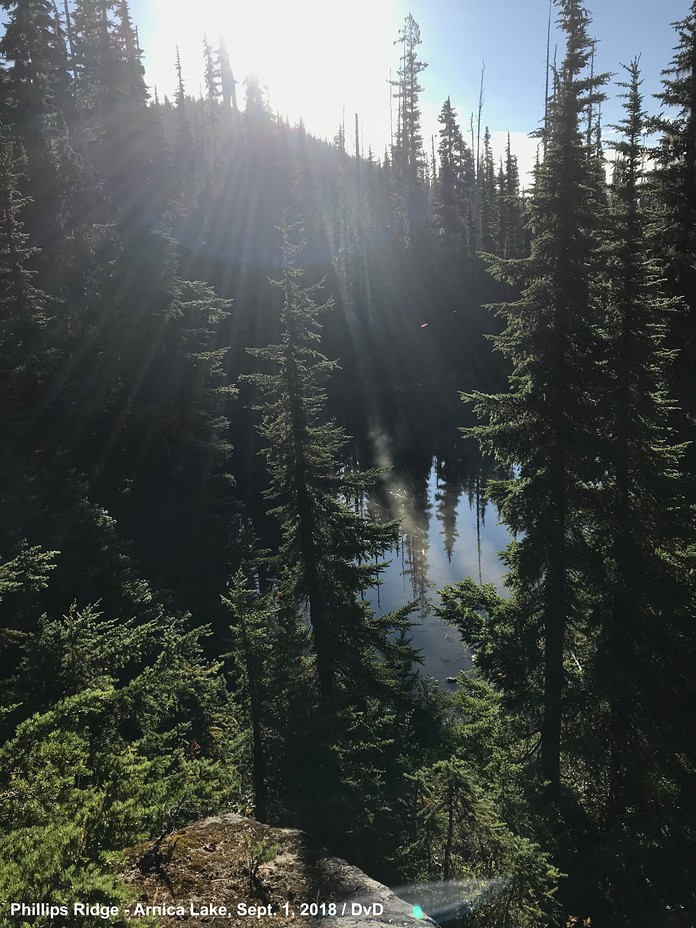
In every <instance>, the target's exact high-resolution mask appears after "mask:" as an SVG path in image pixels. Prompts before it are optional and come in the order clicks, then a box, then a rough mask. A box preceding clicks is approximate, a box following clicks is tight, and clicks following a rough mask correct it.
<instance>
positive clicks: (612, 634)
mask: <svg viewBox="0 0 696 928" xmlns="http://www.w3.org/2000/svg"><path fill="white" fill-rule="evenodd" d="M626 70H627V72H628V79H627V80H626V81H624V82H622V83H621V84H620V85H619V86H621V87H622V88H623V89H624V93H623V94H622V96H623V97H624V98H625V103H624V110H625V118H624V120H623V121H622V122H621V123H620V125H619V126H617V127H616V128H617V129H618V130H620V132H621V134H622V138H621V140H620V141H619V142H617V143H616V144H615V148H616V152H617V171H616V172H615V180H614V184H613V185H612V196H611V219H612V223H611V230H612V231H611V237H610V244H609V246H608V248H607V264H608V267H607V272H608V275H609V279H610V281H611V287H610V289H609V291H608V316H607V323H606V355H605V357H606V362H605V363H606V368H607V372H608V374H609V376H610V379H609V382H608V383H607V388H608V393H607V396H606V398H605V400H604V404H603V405H604V409H605V415H604V418H605V420H606V429H605V443H606V445H605V456H606V459H607V462H608V465H609V466H608V472H607V474H606V475H605V477H604V478H603V480H602V483H601V489H600V496H601V498H602V500H601V504H600V511H601V512H602V514H603V517H602V522H601V523H600V524H599V525H598V526H597V529H596V531H597V535H598V539H597V546H598V548H599V549H600V550H601V551H602V552H603V554H604V565H605V582H604V585H603V588H602V591H601V603H602V607H601V610H599V609H598V610H597V612H596V614H595V621H596V622H597V621H598V623H599V624H600V627H601V631H600V636H599V640H598V642H597V653H596V658H595V662H596V670H595V673H594V674H593V675H592V676H591V678H590V679H591V688H592V690H593V691H599V692H600V693H604V694H606V700H607V703H608V715H609V717H608V721H607V734H608V738H607V741H608V743H607V747H606V756H607V758H608V777H607V780H608V782H607V799H606V813H605V815H606V818H605V821H606V823H607V826H608V828H609V834H610V836H611V837H610V841H611V840H613V841H614V842H615V844H614V845H613V847H612V848H611V850H610V851H609V852H608V857H609V860H607V864H606V868H607V877H608V879H609V880H610V881H611V882H612V883H613V892H612V893H611V894H610V898H611V900H612V901H611V903H610V905H611V908H612V909H613V913H612V914H613V917H614V918H620V917H624V918H625V917H628V913H629V912H631V911H633V912H635V917H636V918H638V917H640V918H644V919H645V918H647V919H648V920H652V919H658V918H659V914H658V913H659V911H660V909H661V908H662V907H663V906H664V905H665V903H666V902H667V901H668V900H669V899H670V897H671V899H672V902H668V904H671V905H675V906H678V905H683V904H684V902H685V900H686V899H687V898H688V896H689V895H690V893H689V891H688V890H687V888H686V887H685V886H683V885H680V880H679V879H678V878H677V879H675V877H674V875H672V874H669V873H666V872H665V868H663V867H662V865H661V864H660V863H659V862H658V861H656V860H655V859H651V858H653V854H652V853H651V852H650V851H648V848H649V847H650V846H651V845H653V844H654V842H656V841H657V842H660V840H661V839H660V838H659V837H658V835H659V834H669V835H670V842H671V841H675V840H680V842H681V843H682V846H684V847H687V846H688V845H689V843H690V842H691V841H692V840H693V839H692V837H689V829H693V825H694V822H693V818H692V817H691V816H688V818H686V819H685V810H686V808H687V807H688V806H689V800H688V799H687V798H686V797H687V796H691V795H692V790H693V783H694V779H693V777H694V770H693V765H692V764H691V763H690V762H688V761H686V757H687V756H688V755H689V753H690V745H692V744H693V739H694V736H695V731H694V726H693V724H692V722H691V715H690V713H688V712H686V711H685V705H684V703H683V700H684V699H688V696H687V694H689V693H693V692H694V690H695V689H696V679H694V675H693V667H694V656H695V647H696V637H695V635H694V631H693V628H692V626H693V602H694V589H693V583H692V581H691V579H690V577H691V574H692V573H693V569H692V567H691V565H690V562H689V560H688V558H687V557H686V551H687V547H688V544H689V543H690V542H693V535H692V532H691V531H690V529H689V525H690V519H689V515H688V506H687V504H686V500H685V498H684V484H683V479H682V478H681V476H680V473H679V470H680V458H681V455H682V453H683V450H684V449H683V447H681V446H679V445H676V444H675V443H674V440H673V438H672V433H671V430H670V428H669V425H668V419H669V413H670V409H671V404H670V401H669V399H668V398H667V394H666V389H665V381H666V374H667V370H668V366H669V364H670V362H671V361H672V359H673V352H670V351H668V350H667V349H666V347H665V335H666V327H667V322H668V318H669V315H668V314H669V312H670V311H674V309H675V301H674V300H670V299H669V298H668V297H667V296H666V293H665V282H664V279H663V265H661V263H660V262H659V261H657V260H656V259H655V258H654V257H653V255H654V253H655V245H656V242H655V232H656V224H655V221H654V220H655V217H654V215H651V214H650V213H649V212H648V210H647V208H646V207H645V205H644V204H643V202H642V192H643V187H644V184H645V174H644V167H643V165H644V162H645V150H644V147H643V140H642V139H643V132H644V128H645V125H646V122H647V116H646V114H645V112H644V110H643V101H642V94H641V92H640V84H641V80H640V71H639V66H638V61H637V60H634V61H633V62H632V63H631V65H630V66H629V67H628V68H627V69H626ZM593 750H595V751H596V745H593ZM591 753H592V751H591V750H590V751H588V754H591ZM602 753H604V752H602ZM677 834H679V835H680V838H679V839H677ZM691 834H692V835H693V831H691ZM664 850H665V852H666V853H667V854H669V850H668V848H667V847H665V848H664ZM617 853H618V854H619V856H621V857H624V856H625V857H628V858H629V859H631V860H632V861H633V865H634V866H640V867H641V868H642V870H643V873H644V875H645V877H646V879H645V880H644V883H643V886H642V888H641V889H638V888H637V887H636V886H635V885H634V884H633V882H632V881H631V882H630V883H626V878H625V875H624V874H623V872H622V871H623V868H622V867H618V868H614V866H613V865H612V864H611V863H610V859H611V857H612V856H613V855H614V854H617Z"/></svg>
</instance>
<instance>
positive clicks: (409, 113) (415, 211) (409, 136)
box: [391, 13, 427, 242]
mask: <svg viewBox="0 0 696 928" xmlns="http://www.w3.org/2000/svg"><path fill="white" fill-rule="evenodd" d="M394 44H395V45H400V46H401V57H400V64H399V69H398V72H397V74H398V76H397V79H396V80H395V81H393V86H394V87H395V88H396V93H395V94H394V96H395V97H396V98H397V100H398V122H397V133H396V140H395V143H394V144H393V146H392V156H391V160H392V168H393V172H394V177H395V180H396V184H397V192H398V196H399V200H400V202H401V209H402V214H403V215H402V222H403V224H404V232H405V238H406V241H407V242H410V241H411V238H412V236H413V235H414V233H415V232H416V230H417V229H418V227H419V226H420V225H422V224H423V219H424V215H423V213H424V210H425V190H424V186H425V185H424V180H425V169H426V160H425V152H424V150H423V137H422V134H421V111H420V101H419V95H420V93H421V92H422V90H423V88H422V87H421V85H420V82H419V75H420V74H421V73H422V72H423V71H424V70H425V69H426V68H427V64H426V63H425V62H423V61H421V60H420V59H419V58H418V46H419V45H420V44H421V37H420V27H419V26H418V23H417V22H416V21H415V19H414V18H413V16H412V15H411V14H410V13H409V14H408V16H407V17H406V19H405V20H404V25H403V27H402V28H401V29H400V30H399V37H398V39H396V41H395V42H394Z"/></svg>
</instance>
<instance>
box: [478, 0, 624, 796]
mask: <svg viewBox="0 0 696 928" xmlns="http://www.w3.org/2000/svg"><path fill="white" fill-rule="evenodd" d="M557 6H558V9H559V14H560V15H559V23H560V26H561V28H562V30H563V31H564V33H565V35H566V53H565V58H564V61H563V64H562V66H561V67H560V69H559V71H558V86H557V92H556V96H555V100H554V102H553V104H552V107H551V112H550V116H549V127H548V139H547V150H546V157H545V159H544V161H543V162H542V163H541V164H539V166H538V168H537V170H536V177H535V185H534V191H533V197H532V198H531V200H530V204H529V216H530V219H529V222H530V225H531V233H532V249H531V255H530V257H529V258H526V259H523V260H521V261H519V260H518V261H514V262H513V263H508V262H507V261H505V260H504V259H493V258H490V259H489V266H490V270H491V271H492V273H493V275H494V276H495V277H496V278H498V279H501V280H505V281H510V282H513V283H515V284H517V285H519V286H521V288H522V297H521V299H520V300H519V301H517V302H515V303H511V304H503V305H502V306H501V307H500V312H501V313H502V314H503V316H504V317H505V320H506V328H505V330H504V332H503V333H502V335H500V336H499V337H497V338H496V346H497V348H498V349H499V350H500V351H502V352H503V353H504V354H505V356H506V357H508V358H509V360H510V362H511V364H512V368H513V371H512V374H511V376H510V382H509V389H508V391H507V392H506V393H502V394H499V395H494V396H489V395H485V394H481V393H474V394H471V395H470V397H469V398H470V399H472V400H473V401H474V403H475V405H476V409H477V411H478V413H479V415H481V416H482V417H484V418H485V419H487V420H488V422H487V424H485V425H481V426H478V427H477V428H474V429H473V430H472V433H473V434H474V435H476V436H477V437H478V438H479V441H480V442H481V444H482V446H483V448H484V449H485V450H486V451H488V452H490V453H492V454H494V455H495V456H496V458H497V459H498V460H499V461H500V463H501V464H503V465H504V466H505V467H507V468H515V469H516V471H517V472H516V474H515V476H513V477H512V478H511V479H509V480H504V481H498V482H495V483H494V484H493V485H492V489H491V495H492V496H493V498H494V499H495V501H496V502H497V503H498V504H499V505H500V507H501V513H502V516H503V518H504V520H505V521H506V522H507V524H508V525H509V526H510V528H511V529H512V531H513V532H514V533H515V534H517V535H519V536H522V537H519V538H518V540H517V541H516V542H515V543H513V544H512V545H511V546H510V548H509V549H508V551H507V554H506V561H507V563H508V565H509V567H510V573H509V575H508V581H507V582H508V585H509V586H510V588H511V591H512V594H513V595H512V598H511V600H510V604H509V606H508V609H507V610H503V613H496V614H497V615H498V617H499V619H500V621H501V622H503V623H512V625H513V627H514V626H515V625H516V626H517V632H516V634H517V636H518V640H519V644H518V647H517V648H515V649H514V651H515V654H516V658H517V659H519V658H520V657H521V658H523V668H524V669H520V668H519V667H518V668H516V669H515V670H514V671H513V672H512V673H506V672H505V671H503V670H502V667H503V666H504V665H505V664H506V663H507V661H506V658H505V656H504V655H503V654H501V653H499V651H498V650H497V648H496V647H495V645H492V647H491V650H490V651H489V654H488V656H484V660H483V663H484V665H487V666H488V668H489V670H490V671H491V673H493V674H494V675H495V676H496V677H498V679H501V678H500V677H499V676H498V674H500V673H501V672H502V673H503V677H502V680H504V681H505V682H504V683H503V685H504V686H506V687H507V688H508V690H509V692H508V695H509V697H510V698H511V699H512V700H513V701H515V702H516V703H517V706H518V707H519V708H521V709H522V711H523V712H525V713H528V714H529V715H530V716H531V717H530V719H529V722H530V724H531V725H532V726H533V727H535V728H538V730H539V733H540V742H539V747H540V771H541V775H542V777H543V779H544V780H546V781H548V783H549V784H550V787H551V791H552V794H556V795H557V794H558V793H559V790H560V786H561V775H562V764H561V757H562V751H563V732H564V722H565V721H566V710H567V701H566V690H567V671H566V662H567V660H568V656H569V655H568V648H569V645H570V636H571V635H574V634H576V632H577V629H578V628H579V627H582V625H583V623H584V621H585V618H586V617H585V615H584V609H585V596H586V594H585V587H584V583H583V573H584V564H585V563H586V558H587V550H586V549H587V539H586V534H585V532H584V529H583V526H584V523H585V513H586V508H587V492H586V487H587V485H588V484H592V483H593V482H594V481H596V480H598V479H600V477H601V472H600V471H599V470H598V464H597V457H598V435H597V407H596V399H595V393H594V392H593V391H591V390H589V389H588V383H589V382H591V381H592V379H593V378H594V377H596V376H598V371H599V367H598V360H597V358H598V344H597V341H598V339H597V334H596V327H597V324H598V321H599V319H600V318H601V317H600V313H599V305H598V295H597V293H596V292H595V276H594V274H593V269H598V268H599V263H600V258H599V244H598V223H599V221H600V220H601V215H602V203H601V199H600V197H599V195H598V191H597V188H596V184H595V183H594V176H595V175H594V166H593V165H592V163H591V159H590V155H589V153H588V150H587V147H586V145H585V143H584V140H583V137H582V134H581V116H582V114H583V111H584V110H585V109H586V107H587V106H588V104H589V102H590V101H591V100H592V101H596V100H598V99H599V97H600V93H599V87H600V86H601V85H602V84H603V83H604V82H605V81H606V75H595V76H594V77H592V78H590V77H589V75H588V73H587V66H588V63H589V61H590V56H591V51H592V41H591V39H590V37H589V34H588V26H589V23H590V18H589V15H588V13H587V11H586V10H585V9H584V7H583V6H582V5H581V3H580V2H579V0H557ZM491 634H492V635H493V639H492V640H495V639H496V637H497V640H498V646H500V642H501V637H502V640H504V639H505V638H507V637H509V635H510V634H513V632H512V629H510V630H509V631H508V632H504V631H503V629H502V628H501V629H499V630H498V632H496V631H495V629H492V630H491ZM520 649H521V653H518V652H520ZM494 667H495V668H497V669H496V670H494V669H493V668H494ZM525 677H527V679H525ZM532 693H534V694H536V696H538V701H537V699H536V697H532Z"/></svg>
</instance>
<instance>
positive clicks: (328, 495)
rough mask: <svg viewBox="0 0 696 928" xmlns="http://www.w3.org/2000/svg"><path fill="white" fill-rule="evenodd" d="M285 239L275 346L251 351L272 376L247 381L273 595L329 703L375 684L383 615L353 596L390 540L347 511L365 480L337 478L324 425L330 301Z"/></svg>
mask: <svg viewBox="0 0 696 928" xmlns="http://www.w3.org/2000/svg"><path fill="white" fill-rule="evenodd" d="M290 236H291V231H290V230H289V229H288V228H284V229H283V278H282V280H280V281H277V286H278V287H279V288H280V289H281V290H282V294H283V309H282V314H281V326H282V336H283V339H282V343H281V344H279V345H272V346H269V347H268V348H263V349H253V350H251V353H252V354H253V355H254V356H255V357H257V358H259V359H261V360H263V361H266V362H270V363H272V364H273V365H274V367H276V369H277V372H276V373H271V374H255V375H250V377H249V379H250V380H251V381H252V382H253V383H254V384H256V386H257V387H258V389H259V390H260V392H261V398H262V404H261V405H260V406H259V409H260V410H261V412H262V423H261V427H260V428H261V434H262V435H263V436H264V438H266V440H267V441H268V442H269V445H268V447H267V448H266V449H265V451H264V454H265V456H266V459H267V462H268V470H269V474H270V489H269V491H268V496H269V498H270V499H272V500H274V501H277V503H278V505H277V508H276V509H275V510H274V512H275V513H276V515H277V516H278V517H279V518H280V520H281V525H282V528H283V543H282V545H281V548H280V551H279V554H278V557H277V559H276V563H277V565H278V568H279V574H278V580H279V589H280V593H281V596H282V597H284V598H286V599H287V600H288V603H289V604H297V605H301V604H303V603H304V604H306V606H307V608H308V618H309V621H310V622H311V627H312V634H313V642H314V650H315V653H316V663H317V676H318V680H319V686H320V690H321V694H322V698H323V699H324V700H325V701H326V702H327V703H331V701H332V700H333V699H334V698H335V693H336V689H337V686H338V685H339V684H342V685H344V686H347V687H349V688H350V689H351V690H354V691H356V692H357V691H358V690H359V688H360V687H361V686H362V687H364V686H365V685H366V683H369V682H370V681H372V684H373V685H374V681H375V679H376V678H378V677H379V668H378V667H377V666H376V665H375V663H374V660H375V657H376V654H377V652H380V653H385V654H388V653H389V651H390V644H389V640H388V637H387V630H388V628H389V626H390V622H391V619H390V617H386V618H381V619H377V618H376V617H375V616H373V614H372V612H371V609H370V608H369V605H368V604H367V602H365V601H364V600H361V599H360V598H359V597H360V596H361V594H362V593H364V591H365V590H366V589H367V588H368V587H370V586H374V585H375V583H376V580H377V573H378V566H377V567H376V566H375V561H376V559H378V558H380V557H381V556H383V554H384V552H385V551H386V550H388V548H389V547H391V545H392V544H393V543H394V540H395V527H394V525H393V524H391V523H388V524H384V525H378V524H375V523H371V522H369V521H368V520H367V519H366V518H364V517H363V516H362V514H361V513H360V512H359V511H356V510H355V508H354V506H353V505H352V501H353V499H354V498H355V497H356V495H357V494H359V493H360V492H361V491H362V490H363V489H364V486H365V483H366V480H369V478H368V477H366V475H363V474H353V473H347V472H345V471H342V468H341V466H340V463H339V452H340V450H341V449H342V448H343V446H344V445H345V443H346V439H345V437H344V435H343V433H342V431H341V429H340V428H338V427H337V426H336V425H335V424H334V423H332V422H326V421H323V418H324V417H323V407H324V404H325V392H324V382H325V379H326V377H327V375H328V373H329V372H330V371H331V370H332V369H333V368H334V367H335V365H334V364H333V363H332V362H330V361H328V360H327V359H326V358H325V357H324V356H323V355H322V354H320V353H319V351H318V350H317V348H316V344H317V342H318V341H319V337H320V336H319V324H318V316H319V315H320V314H321V313H322V312H323V311H325V310H326V309H327V308H328V307H329V306H330V305H331V303H330V302H329V303H324V304H318V303H317V302H316V294H317V293H318V290H319V287H320V285H318V284H317V285H309V286H305V285H304V284H303V274H304V272H303V270H302V268H300V267H299V266H298V264H297V260H298V257H299V254H300V251H301V247H302V246H301V245H296V244H293V243H292V241H291V237H290ZM404 621H405V620H404V619H403V617H402V619H401V620H400V622H401V624H402V626H403V623H404ZM387 666H388V662H386V663H385V667H384V668H382V669H383V671H386V669H387Z"/></svg>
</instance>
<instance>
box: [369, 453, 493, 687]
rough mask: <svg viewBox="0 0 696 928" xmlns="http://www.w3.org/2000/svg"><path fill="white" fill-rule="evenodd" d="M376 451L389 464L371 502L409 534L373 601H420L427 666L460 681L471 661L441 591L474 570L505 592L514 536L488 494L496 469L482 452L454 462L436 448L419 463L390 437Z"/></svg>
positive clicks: (419, 633)
mask: <svg viewBox="0 0 696 928" xmlns="http://www.w3.org/2000/svg"><path fill="white" fill-rule="evenodd" d="M371 457H372V460H371V462H370V463H371V464H376V465H378V466H380V467H382V468H384V471H383V479H382V483H381V486H380V487H379V488H378V490H377V491H376V492H373V494H372V496H371V498H370V500H369V502H368V506H367V508H368V510H372V512H373V514H374V515H375V516H376V517H377V518H379V519H385V518H393V519H397V520H399V522H400V524H401V541H400V544H399V545H398V546H397V547H396V548H395V549H394V550H393V551H392V552H390V554H389V557H390V558H391V560H390V563H389V566H388V567H387V569H386V570H385V571H384V573H383V574H382V584H381V586H380V588H379V590H377V591H373V592H371V594H370V600H371V602H372V603H373V605H374V607H375V609H376V610H378V611H380V612H382V613H384V612H390V611H392V610H394V609H397V608H399V607H400V606H403V605H404V604H406V603H408V602H411V601H413V600H417V602H418V607H417V609H416V611H415V612H414V613H413V614H412V620H413V622H414V623H415V625H414V628H413V631H412V640H413V644H414V646H415V647H416V648H417V649H418V650H420V652H421V656H422V658H423V666H422V669H421V672H422V673H424V674H427V675H429V676H432V677H434V678H435V679H437V680H438V681H439V682H440V683H441V684H443V685H446V686H452V684H447V678H448V677H454V676H456V674H457V673H458V671H459V670H462V669H464V668H467V667H469V666H470V664H471V660H470V656H469V654H468V653H467V651H466V649H465V648H464V647H463V645H462V643H461V640H460V637H459V633H458V632H457V630H456V629H454V628H452V627H450V626H448V625H445V624H443V623H442V622H440V620H439V619H438V618H437V616H436V615H434V614H433V605H434V604H436V603H437V602H438V600H439V594H438V591H439V590H440V589H442V587H443V586H445V584H447V583H456V582H457V581H458V580H463V579H465V578H466V577H472V578H474V579H475V580H476V581H478V582H481V583H494V584H495V585H496V586H497V587H498V588H499V589H500V590H501V592H502V591H503V590H504V587H503V583H502V578H503V574H504V565H503V564H502V562H501V560H500V558H499V552H501V551H502V550H503V549H504V548H505V547H506V545H507V544H508V542H509V540H510V535H509V533H508V530H507V528H506V526H505V525H502V524H501V523H500V522H499V520H498V512H497V509H496V508H495V506H493V505H492V504H491V503H486V502H485V501H484V500H483V499H482V490H483V487H484V486H485V482H486V479H487V476H488V474H487V473H486V470H485V468H484V466H483V465H482V462H481V460H480V459H479V458H477V457H471V458H469V459H468V460H467V458H466V457H464V458H462V457H461V456H460V457H459V459H456V460H454V461H453V460H452V459H451V458H450V459H449V461H447V462H446V460H445V459H444V458H442V457H441V456H439V455H438V454H437V453H436V454H433V456H432V457H431V458H430V463H429V467H428V466H427V463H426V464H425V467H424V461H423V460H422V459H421V461H420V467H418V466H416V467H414V466H413V463H412V462H409V461H408V460H406V459H405V458H404V457H403V456H401V458H399V457H394V456H391V455H390V454H389V451H388V445H387V443H382V444H381V445H380V443H379V442H378V443H376V447H374V454H373V455H371Z"/></svg>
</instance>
